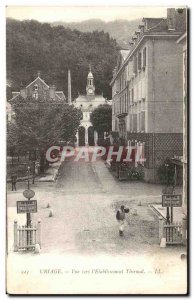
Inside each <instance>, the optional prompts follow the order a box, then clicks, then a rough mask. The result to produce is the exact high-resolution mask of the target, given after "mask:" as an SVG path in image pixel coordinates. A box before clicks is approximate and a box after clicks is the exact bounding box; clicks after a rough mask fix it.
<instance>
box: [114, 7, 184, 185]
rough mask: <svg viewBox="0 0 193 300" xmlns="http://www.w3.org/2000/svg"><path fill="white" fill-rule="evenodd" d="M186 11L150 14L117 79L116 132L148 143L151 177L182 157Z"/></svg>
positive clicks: (116, 73)
mask: <svg viewBox="0 0 193 300" xmlns="http://www.w3.org/2000/svg"><path fill="white" fill-rule="evenodd" d="M185 26H186V9H177V10H176V9H174V8H171V9H168V11H167V18H144V19H143V20H142V23H141V24H140V25H139V27H138V30H137V31H136V32H135V34H134V36H133V37H132V40H131V42H130V51H120V54H119V57H118V61H117V66H116V68H115V70H114V73H113V79H112V81H111V86H112V101H113V102H112V110H113V116H112V119H113V120H112V130H113V131H116V132H118V133H119V136H120V137H121V138H124V139H125V140H127V141H130V140H136V141H140V142H143V143H144V145H145V156H146V163H145V179H146V180H147V181H152V182H155V181H156V180H157V178H156V173H157V172H156V170H157V168H158V167H159V166H160V164H162V163H163V161H164V160H165V158H167V157H172V156H173V155H177V156H180V155H182V150H183V147H182V143H183V136H182V133H183V101H182V99H183V97H182V95H183V81H182V72H183V68H182V65H183V62H182V60H181V59H180V55H181V49H182V46H181V45H180V44H177V43H176V41H177V39H178V38H179V37H180V36H181V35H182V33H183V32H184V30H185Z"/></svg>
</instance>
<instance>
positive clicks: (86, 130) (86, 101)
mask: <svg viewBox="0 0 193 300" xmlns="http://www.w3.org/2000/svg"><path fill="white" fill-rule="evenodd" d="M107 103H108V104H110V102H109V101H107V100H106V99H105V98H104V97H103V95H96V94H95V85H94V77H93V74H92V72H91V68H90V70H89V73H88V76H87V85H86V94H85V95H79V96H78V98H76V99H75V100H74V101H73V104H74V106H75V107H77V108H79V109H80V110H81V111H82V120H81V124H80V127H79V130H78V132H77V135H76V138H77V146H87V145H89V146H94V145H96V144H97V140H98V138H99V137H98V133H97V132H96V131H95V130H94V129H93V126H92V123H91V121H90V115H91V113H92V111H93V110H94V109H95V108H97V107H98V106H99V105H101V104H107Z"/></svg>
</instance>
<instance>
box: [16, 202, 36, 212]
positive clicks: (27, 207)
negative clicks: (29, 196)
mask: <svg viewBox="0 0 193 300" xmlns="http://www.w3.org/2000/svg"><path fill="white" fill-rule="evenodd" d="M17 213H18V214H23V213H37V200H22V201H17Z"/></svg>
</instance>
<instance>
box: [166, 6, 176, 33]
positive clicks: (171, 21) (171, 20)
mask: <svg viewBox="0 0 193 300" xmlns="http://www.w3.org/2000/svg"><path fill="white" fill-rule="evenodd" d="M167 23H168V30H169V31H172V30H176V10H175V8H167Z"/></svg>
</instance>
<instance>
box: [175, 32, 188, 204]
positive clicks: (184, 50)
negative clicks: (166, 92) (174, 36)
mask: <svg viewBox="0 0 193 300" xmlns="http://www.w3.org/2000/svg"><path fill="white" fill-rule="evenodd" d="M177 43H178V44H181V45H182V55H181V60H182V61H183V158H182V159H181V160H180V159H179V160H178V161H179V163H181V164H182V165H183V206H184V208H185V210H186V209H187V189H188V188H187V180H188V170H187V161H188V144H187V137H188V131H187V130H188V128H187V118H188V114H187V110H188V104H187V103H188V102H187V101H188V100H187V32H185V33H183V34H182V35H181V36H180V37H179V39H178V40H177Z"/></svg>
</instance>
